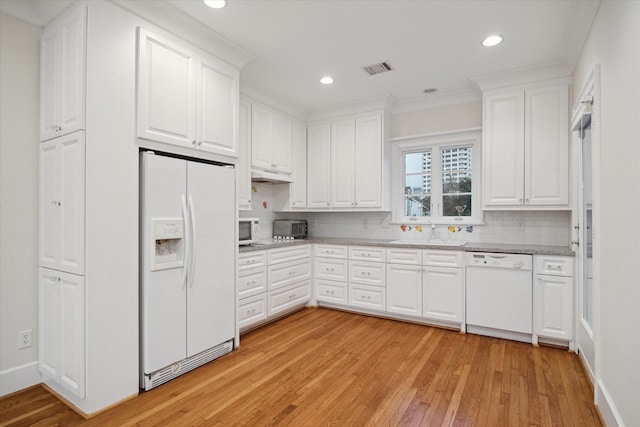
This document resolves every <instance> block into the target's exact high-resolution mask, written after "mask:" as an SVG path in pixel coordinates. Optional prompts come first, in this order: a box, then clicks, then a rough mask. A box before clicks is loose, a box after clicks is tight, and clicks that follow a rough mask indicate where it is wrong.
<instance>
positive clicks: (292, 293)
mask: <svg viewBox="0 0 640 427" xmlns="http://www.w3.org/2000/svg"><path fill="white" fill-rule="evenodd" d="M268 297H269V316H273V315H274V314H278V313H282V312H284V311H287V310H289V309H290V308H293V307H296V306H299V305H301V304H305V303H307V302H308V301H309V300H310V299H311V281H310V280H305V281H304V282H302V283H298V284H297V285H293V286H290V287H287V288H284V289H278V290H277V291H270V292H268Z"/></svg>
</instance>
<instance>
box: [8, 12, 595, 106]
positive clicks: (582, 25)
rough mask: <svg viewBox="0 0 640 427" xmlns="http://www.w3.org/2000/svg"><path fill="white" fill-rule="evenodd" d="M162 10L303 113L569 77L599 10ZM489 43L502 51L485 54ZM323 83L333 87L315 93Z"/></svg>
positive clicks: (37, 15) (44, 17)
mask: <svg viewBox="0 0 640 427" xmlns="http://www.w3.org/2000/svg"><path fill="white" fill-rule="evenodd" d="M166 1H167V2H168V3H169V4H171V5H172V6H173V7H175V8H176V9H177V10H178V11H180V12H182V13H185V14H187V15H190V16H191V17H193V18H194V19H196V20H198V21H200V22H201V23H203V24H205V25H207V26H208V27H210V28H212V29H213V30H214V31H216V32H217V33H219V34H220V35H222V36H223V37H225V38H227V39H229V40H231V41H232V42H234V43H235V44H236V45H238V46H240V47H242V48H243V49H245V50H246V51H248V52H250V53H251V54H253V55H254V56H255V60H254V61H252V62H250V63H248V64H247V65H246V66H245V67H244V68H243V69H242V70H241V82H242V83H244V84H249V85H251V86H252V87H254V88H258V89H259V90H261V91H262V92H264V93H266V94H268V95H271V96H273V97H275V98H277V99H279V100H280V101H284V102H287V103H288V104H290V105H292V106H294V107H296V108H299V109H300V110H303V111H306V112H312V111H317V110H321V109H323V108H327V107H331V106H336V105H341V104H345V103H350V102H354V101H359V100H365V99H370V98H374V97H379V96H384V95H392V96H393V98H394V99H395V101H396V102H397V103H398V104H403V103H420V102H422V101H425V102H428V101H429V99H434V98H438V97H440V98H442V97H447V96H452V95H456V94H464V93H467V92H471V91H475V90H476V89H475V88H474V87H473V85H472V83H471V82H470V80H469V78H470V77H476V76H486V75H491V74H495V73H500V72H505V71H510V70H516V69H522V68H528V67H533V66H537V65H542V64H554V63H556V64H558V63H559V64H562V65H564V66H565V67H566V69H567V71H568V72H572V71H573V68H574V66H575V63H576V61H577V59H578V57H579V55H580V52H581V50H582V46H583V45H584V42H585V40H586V37H587V35H588V32H589V29H590V28H591V24H592V22H593V18H594V16H595V13H596V12H597V8H598V5H599V3H600V0H499V1H491V0H444V1H438V0H228V4H227V6H226V7H225V8H224V9H211V8H208V7H207V6H205V5H204V3H203V2H202V1H201V0H166ZM68 3H69V1H62V0H49V1H44V0H19V1H17V0H0V8H1V9H4V10H5V11H8V12H9V13H12V14H14V15H16V16H19V17H22V18H23V19H27V20H31V21H32V22H34V23H36V24H38V25H42V24H44V23H46V22H47V21H48V20H49V19H51V18H52V17H53V13H54V12H56V10H58V11H59V10H61V8H62V7H64V5H65V4H68ZM56 4H57V6H56ZM56 7H57V9H56ZM12 8H13V12H12V11H11V9H12ZM7 9H9V10H7ZM16 9H22V13H23V15H25V14H26V15H27V16H20V14H19V13H18V12H16V11H15V10H16ZM27 9H28V10H27ZM25 10H26V11H25ZM38 19H40V22H36V21H37V20H38ZM490 34H499V35H501V36H502V37H503V38H504V41H503V42H502V44H500V45H498V46H495V47H492V48H485V47H483V46H482V45H481V41H482V40H483V39H484V38H485V37H486V36H487V35H490ZM382 61H385V62H387V63H389V64H390V65H391V66H392V67H393V71H391V72H388V73H384V74H379V75H374V76H369V75H368V74H367V73H366V72H365V71H364V70H363V69H362V67H364V66H367V65H371V64H375V63H378V62H382ZM327 74H329V75H331V76H333V78H334V79H335V83H334V84H333V85H331V86H324V85H321V84H320V83H319V79H320V78H321V77H322V76H324V75H327ZM242 83H241V84H242ZM427 88H437V89H438V91H437V92H436V93H435V94H425V93H424V92H423V90H424V89H427Z"/></svg>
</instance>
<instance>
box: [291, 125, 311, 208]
mask: <svg viewBox="0 0 640 427" xmlns="http://www.w3.org/2000/svg"><path fill="white" fill-rule="evenodd" d="M291 158H292V162H291V179H292V180H293V182H292V183H291V184H290V185H289V197H290V200H291V207H292V208H306V207H307V128H306V127H305V126H304V125H302V124H300V123H294V124H293V130H292V141H291Z"/></svg>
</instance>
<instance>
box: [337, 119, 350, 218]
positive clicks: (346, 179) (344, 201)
mask: <svg viewBox="0 0 640 427" xmlns="http://www.w3.org/2000/svg"><path fill="white" fill-rule="evenodd" d="M354 168H355V122H354V121H353V120H345V121H341V122H335V123H331V206H332V207H335V208H352V207H354V206H355V205H354V199H353V188H354V181H353V178H354Z"/></svg>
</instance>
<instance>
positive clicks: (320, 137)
mask: <svg viewBox="0 0 640 427" xmlns="http://www.w3.org/2000/svg"><path fill="white" fill-rule="evenodd" d="M307 158H308V162H307V207H308V208H328V207H329V206H330V205H331V202H330V193H331V187H330V182H331V181H330V176H331V126H330V125H329V124H328V123H327V124H320V125H313V126H309V127H308V128H307Z"/></svg>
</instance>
